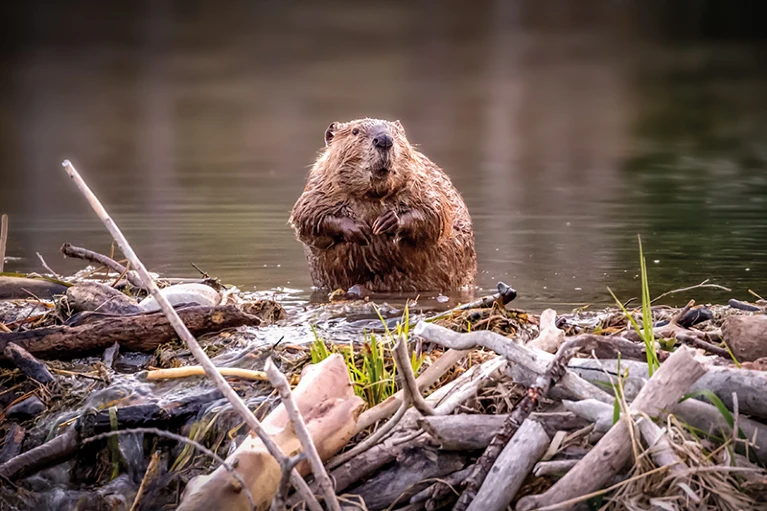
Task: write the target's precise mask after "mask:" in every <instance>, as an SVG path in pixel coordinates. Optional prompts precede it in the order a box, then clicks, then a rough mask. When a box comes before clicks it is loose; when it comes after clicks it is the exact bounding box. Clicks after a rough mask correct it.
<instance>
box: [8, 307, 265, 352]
mask: <svg viewBox="0 0 767 511" xmlns="http://www.w3.org/2000/svg"><path fill="white" fill-rule="evenodd" d="M178 315H179V316H180V317H181V320H182V321H183V322H184V324H185V325H186V327H187V328H188V329H189V331H190V332H191V333H192V335H194V336H199V335H202V334H206V333H210V332H217V331H220V330H224V329H226V328H234V327H239V326H246V325H247V326H258V325H260V324H261V320H260V319H259V318H257V317H255V316H251V315H250V314H246V313H244V312H242V311H241V310H240V309H239V308H238V307H237V306H235V305H221V306H217V307H187V308H184V309H180V310H179V311H178ZM177 338H178V336H177V334H176V331H175V330H174V329H173V327H172V326H171V324H170V323H169V322H168V319H167V318H166V317H165V315H164V314H163V313H162V312H152V313H147V314H138V315H134V316H111V317H108V318H104V319H100V320H98V321H94V322H92V323H89V324H86V325H80V326H74V327H70V326H53V327H45V328H37V329H34V330H28V331H25V332H17V333H10V334H4V333H0V349H2V350H5V347H6V346H7V345H8V344H10V343H14V344H18V345H19V346H21V347H22V348H24V349H26V350H27V351H28V352H30V353H31V354H32V355H34V356H36V357H39V358H46V359H68V358H72V357H75V356H80V355H83V354H84V353H89V352H93V351H100V350H103V349H105V348H108V347H109V346H111V345H112V344H114V343H115V342H118V343H120V346H121V347H122V348H123V349H125V350H128V351H153V350H154V349H156V348H157V346H159V345H161V344H164V343H167V342H170V341H172V340H174V339H177Z"/></svg>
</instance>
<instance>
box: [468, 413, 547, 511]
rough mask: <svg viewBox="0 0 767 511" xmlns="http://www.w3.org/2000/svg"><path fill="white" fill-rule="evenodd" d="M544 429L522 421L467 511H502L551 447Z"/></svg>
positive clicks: (532, 422) (527, 420) (538, 425)
mask: <svg viewBox="0 0 767 511" xmlns="http://www.w3.org/2000/svg"><path fill="white" fill-rule="evenodd" d="M550 441H551V440H550V439H549V436H548V435H547V434H546V431H545V430H544V429H543V426H541V425H540V424H538V423H537V422H535V421H532V420H530V419H525V421H524V422H523V423H522V426H520V428H519V429H518V430H517V432H516V434H515V435H514V437H513V438H512V439H511V441H510V442H509V443H508V444H506V447H504V448H503V451H501V454H499V455H498V458H497V459H496V460H495V463H494V464H493V468H492V469H491V470H490V472H489V473H488V474H487V477H486V478H485V482H484V483H483V484H482V487H481V488H480V489H479V492H477V495H476V496H475V497H474V499H473V500H472V501H471V504H469V507H468V510H469V511H502V510H504V509H506V506H508V505H509V504H510V503H511V501H512V499H513V498H514V497H515V496H516V494H517V492H518V491H519V488H520V487H521V486H522V483H523V482H524V480H525V478H526V477H527V475H528V474H529V473H530V471H531V470H532V469H533V467H534V466H535V464H536V463H537V462H538V460H540V459H541V456H543V454H544V453H545V452H546V448H547V447H548V446H549V443H550Z"/></svg>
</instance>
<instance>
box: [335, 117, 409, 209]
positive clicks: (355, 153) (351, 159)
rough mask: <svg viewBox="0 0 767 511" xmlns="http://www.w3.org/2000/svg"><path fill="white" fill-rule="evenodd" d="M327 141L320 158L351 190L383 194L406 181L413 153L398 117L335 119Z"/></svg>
mask: <svg viewBox="0 0 767 511" xmlns="http://www.w3.org/2000/svg"><path fill="white" fill-rule="evenodd" d="M325 145H326V146H327V147H326V149H325V153H324V154H323V155H322V156H321V157H320V161H322V163H323V167H325V169H326V171H328V172H331V173H332V174H333V178H334V180H335V181H336V182H337V183H338V185H339V186H341V187H343V188H344V189H345V190H346V191H348V192H349V193H352V194H354V195H358V196H374V197H382V196H384V195H387V194H390V193H392V192H395V191H396V190H398V189H399V188H401V187H402V186H403V185H404V184H405V183H406V182H407V178H408V175H409V173H410V170H409V169H410V167H411V165H410V164H411V163H412V157H413V155H412V152H411V148H410V144H409V143H408V141H407V138H406V137H405V130H404V129H403V128H402V124H400V122H399V121H394V122H389V121H382V120H378V119H358V120H356V121H350V122H334V123H332V124H331V125H330V126H328V129H327V130H325ZM323 160H324V161H323Z"/></svg>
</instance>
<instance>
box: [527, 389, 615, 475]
mask: <svg viewBox="0 0 767 511" xmlns="http://www.w3.org/2000/svg"><path fill="white" fill-rule="evenodd" d="M596 402H597V403H599V401H596ZM599 404H604V403H599ZM579 461H580V459H573V460H553V461H540V462H538V463H536V464H535V467H534V468H533V474H535V477H545V476H563V475H564V474H566V473H567V472H569V471H570V469H571V468H573V467H574V466H575V465H577V464H578V462H579Z"/></svg>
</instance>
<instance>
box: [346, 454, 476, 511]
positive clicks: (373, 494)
mask: <svg viewBox="0 0 767 511" xmlns="http://www.w3.org/2000/svg"><path fill="white" fill-rule="evenodd" d="M465 464H466V457H465V456H464V455H462V454H458V453H451V452H446V451H433V450H425V449H410V450H406V451H405V452H403V453H402V455H401V456H399V457H398V459H397V463H396V465H394V466H393V467H392V468H390V469H388V470H386V471H384V472H381V473H379V474H377V475H376V476H375V477H373V478H372V479H370V480H369V481H366V482H365V483H364V484H362V485H360V486H358V487H357V488H354V489H352V490H349V491H348V492H347V493H348V494H350V495H359V496H360V497H362V498H363V499H364V500H365V505H366V506H367V509H369V510H370V511H378V510H381V509H385V508H387V507H390V506H391V504H392V503H395V502H396V503H397V504H402V505H404V504H407V503H408V501H409V500H410V498H411V497H412V496H414V495H415V494H416V493H418V492H419V491H421V490H422V489H424V488H425V487H427V486H429V485H430V484H431V483H432V481H430V479H434V478H441V477H443V476H446V475H448V474H451V473H453V472H456V471H458V470H461V469H462V468H463V466H464V465H465Z"/></svg>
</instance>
